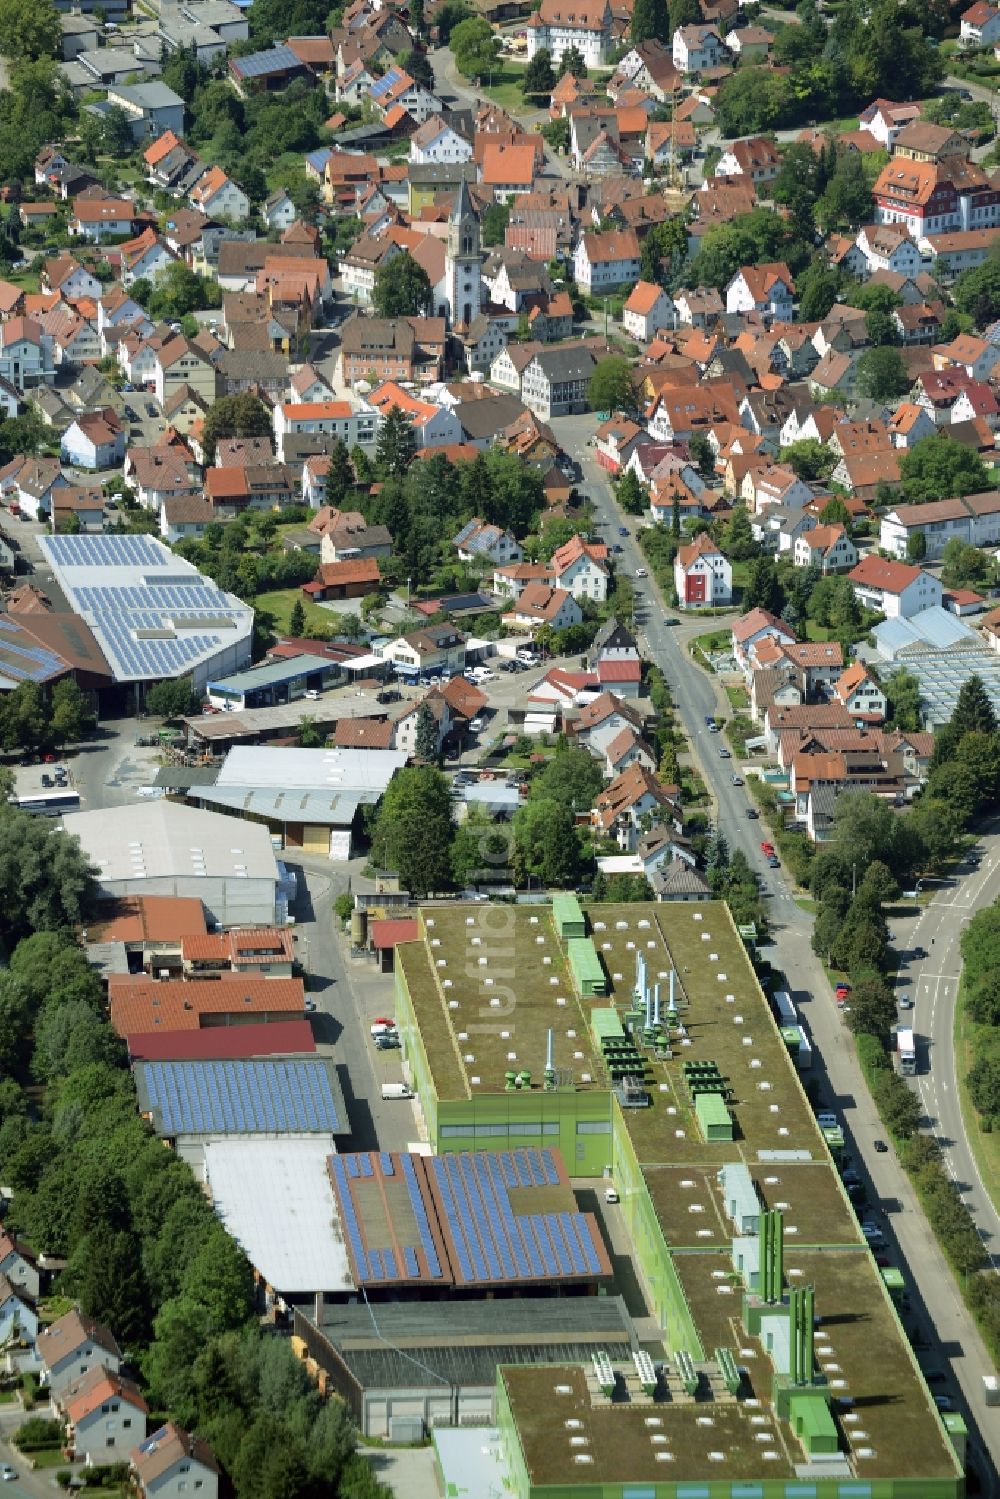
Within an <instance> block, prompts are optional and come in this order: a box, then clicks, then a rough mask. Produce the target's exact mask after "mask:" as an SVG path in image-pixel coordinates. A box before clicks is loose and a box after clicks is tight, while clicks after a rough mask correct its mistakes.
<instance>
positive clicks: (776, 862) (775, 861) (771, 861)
mask: <svg viewBox="0 0 1000 1499" xmlns="http://www.w3.org/2000/svg"><path fill="white" fill-rule="evenodd" d="M767 867H768V869H780V868H781V860H780V859H779V858H778V856H777V854H768V856H767Z"/></svg>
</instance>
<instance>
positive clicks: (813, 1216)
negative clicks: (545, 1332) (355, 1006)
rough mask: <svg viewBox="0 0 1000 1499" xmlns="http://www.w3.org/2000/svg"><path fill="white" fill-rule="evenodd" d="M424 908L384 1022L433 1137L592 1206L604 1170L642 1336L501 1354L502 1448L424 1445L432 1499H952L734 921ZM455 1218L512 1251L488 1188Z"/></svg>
mask: <svg viewBox="0 0 1000 1499" xmlns="http://www.w3.org/2000/svg"><path fill="white" fill-rule="evenodd" d="M415 914H416V919H417V922H418V939H417V940H416V941H414V942H408V943H402V944H401V945H400V946H399V947H398V948H397V951H396V1019H397V1024H398V1026H399V1032H400V1037H401V1040H402V1048H403V1066H404V1075H405V1076H406V1078H407V1080H408V1081H409V1083H410V1084H411V1086H412V1087H413V1088H414V1090H415V1092H416V1095H417V1102H418V1106H419V1109H420V1112H421V1114H422V1116H423V1126H424V1128H425V1130H426V1137H427V1139H428V1140H429V1142H430V1144H431V1147H432V1149H434V1150H436V1151H437V1152H439V1153H440V1154H442V1155H446V1156H447V1155H451V1154H452V1153H457V1154H458V1163H457V1170H458V1173H459V1174H458V1180H459V1181H460V1182H463V1183H466V1185H467V1190H471V1186H472V1185H474V1184H476V1182H477V1181H478V1174H477V1176H476V1177H475V1178H470V1177H469V1174H468V1173H467V1172H466V1170H465V1168H464V1167H463V1166H462V1165H461V1163H462V1161H463V1160H464V1159H465V1157H464V1153H465V1152H481V1151H483V1150H484V1149H486V1150H490V1151H494V1150H495V1151H498V1152H500V1153H505V1152H506V1153H510V1154H516V1153H517V1152H518V1151H519V1150H520V1149H522V1148H526V1149H527V1150H529V1151H530V1150H533V1149H537V1150H538V1151H539V1152H540V1153H541V1154H542V1155H544V1154H545V1152H546V1151H547V1150H551V1151H553V1152H554V1151H556V1150H558V1151H559V1152H560V1153H561V1154H562V1156H563V1158H564V1159H565V1162H566V1165H567V1168H568V1171H569V1173H570V1177H571V1178H572V1179H573V1185H574V1186H575V1188H576V1192H577V1196H578V1197H579V1196H580V1195H581V1194H582V1193H583V1192H584V1191H590V1192H591V1193H592V1194H593V1196H592V1198H591V1200H592V1201H595V1202H597V1203H598V1204H600V1205H601V1211H602V1213H603V1212H604V1207H603V1203H602V1196H603V1194H602V1193H601V1192H600V1191H599V1190H597V1191H595V1187H598V1188H599V1184H600V1182H601V1181H602V1180H603V1181H604V1183H606V1184H607V1185H608V1186H609V1187H610V1186H613V1189H614V1196H615V1198H616V1203H615V1206H614V1207H613V1208H610V1209H608V1210H607V1211H608V1212H611V1213H613V1215H614V1219H615V1223H616V1228H617V1231H618V1233H619V1234H620V1235H622V1237H624V1238H626V1239H627V1242H628V1256H627V1258H628V1264H629V1271H630V1273H634V1275H635V1277H636V1278H637V1280H638V1282H639V1287H640V1289H641V1293H642V1297H643V1299H644V1301H645V1304H646V1306H647V1308H648V1316H649V1318H650V1320H651V1323H652V1324H653V1328H652V1330H647V1332H646V1333H644V1337H643V1346H642V1347H641V1348H639V1349H634V1348H633V1349H629V1350H625V1349H615V1348H614V1347H611V1346H608V1347H606V1348H605V1349H603V1350H600V1351H597V1352H595V1353H593V1354H592V1355H591V1356H589V1357H580V1356H579V1355H578V1354H575V1353H573V1354H570V1355H569V1356H568V1357H566V1358H564V1359H561V1360H557V1361H555V1362H550V1363H549V1364H548V1365H541V1364H532V1363H530V1362H526V1361H519V1360H516V1359H513V1358H511V1359H507V1360H505V1359H503V1358H498V1359H497V1380H496V1386H495V1390H494V1397H493V1400H492V1403H491V1405H490V1408H489V1415H490V1417H491V1418H492V1419H493V1420H494V1421H495V1440H489V1441H484V1442H483V1443H481V1444H480V1446H481V1449H482V1450H481V1455H480V1460H479V1462H478V1463H477V1469H476V1471H475V1472H474V1473H472V1472H470V1473H465V1472H462V1473H460V1474H458V1473H457V1470H454V1469H453V1468H450V1469H449V1471H448V1472H447V1473H444V1472H443V1470H441V1469H440V1465H441V1462H442V1461H444V1459H443V1458H442V1457H441V1455H440V1454H439V1470H440V1471H439V1476H440V1477H441V1478H442V1483H443V1485H444V1489H445V1491H446V1492H447V1491H448V1485H449V1484H450V1483H452V1482H455V1481H456V1477H458V1478H461V1480H462V1481H463V1482H467V1483H468V1484H469V1485H470V1488H474V1489H475V1491H476V1492H483V1493H489V1492H494V1491H495V1492H500V1493H504V1494H508V1495H510V1496H512V1499H547V1496H551V1499H556V1496H557V1495H561V1494H566V1493H570V1492H576V1493H580V1492H584V1491H585V1492H587V1493H588V1494H589V1493H591V1492H592V1493H594V1494H605V1495H609V1494H616V1495H621V1494H626V1495H635V1496H638V1495H640V1494H641V1495H643V1496H644V1499H695V1496H696V1495H697V1496H699V1499H737V1496H739V1499H749V1496H750V1495H753V1496H754V1499H790V1496H792V1495H795V1496H799V1495H801V1496H802V1499H806V1496H808V1499H860V1496H862V1495H864V1496H866V1499H876V1496H877V1499H905V1496H914V1499H915V1496H917V1495H919V1496H920V1499H958V1496H959V1495H961V1493H962V1492H963V1482H964V1480H963V1475H962V1460H963V1457H964V1444H965V1440H966V1432H965V1427H964V1423H963V1422H962V1419H961V1417H960V1416H958V1415H955V1414H952V1413H948V1414H947V1415H946V1416H945V1418H944V1419H943V1420H942V1418H941V1417H940V1416H939V1414H938V1412H937V1411H936V1409H935V1407H934V1404H933V1401H932V1398H931V1395H930V1392H929V1390H928V1389H927V1386H926V1384H925V1383H924V1381H923V1378H922V1376H921V1373H920V1369H919V1366H918V1364H917V1362H916V1358H915V1356H914V1353H913V1351H912V1349H911V1347H910V1344H909V1341H908V1340H907V1338H906V1336H905V1334H904V1332H903V1329H902V1327H901V1326H900V1323H899V1320H898V1317H897V1313H896V1308H895V1305H894V1303H893V1300H892V1297H891V1295H890V1292H889V1288H888V1287H887V1285H886V1284H885V1282H884V1281H883V1278H882V1276H881V1275H880V1273H879V1270H878V1267H877V1266H876V1264H875V1262H874V1260H873V1257H872V1254H871V1251H870V1248H869V1246H868V1245H867V1243H866V1241H865V1240H864V1238H863V1236H862V1234H861V1231H860V1228H859V1225H858V1220H857V1217H856V1216H855V1214H854V1211H853V1209H852V1207H851V1204H850V1202H849V1200H848V1198H847V1195H846V1192H845V1190H844V1187H843V1184H842V1182H841V1180H840V1176H839V1173H838V1172H837V1171H836V1170H835V1169H834V1165H833V1162H832V1160H831V1157H830V1150H829V1146H828V1144H827V1141H826V1139H825V1137H824V1135H823V1134H822V1132H821V1131H820V1129H819V1128H818V1126H817V1123H816V1119H815V1116H814V1114H813V1111H812V1109H811V1108H810V1106H809V1103H808V1100H807V1099H806V1097H805V1094H804V1093H803V1091H802V1087H801V1084H800V1081H799V1078H798V1076H797V1074H796V1072H795V1069H794V1067H793V1064H792V1062H791V1059H790V1057H789V1055H788V1050H787V1047H786V1046H785V1043H784V1041H783V1039H782V1036H781V1033H780V1031H779V1030H778V1028H777V1026H776V1024H775V1021H774V1019H773V1016H772V1014H771V1011H770V1008H769V1006H768V1003H767V1000H766V998H765V996H764V994H763V992H762V990H761V988H760V986H759V984H758V981H757V978H756V975H755V973H754V971H753V968H752V966H751V964H750V961H749V958H748V956H747V952H746V949H745V947H744V944H743V942H742V941H741V939H740V936H739V933H738V932H737V930H736V928H735V926H734V925H733V921H732V918H731V916H730V914H729V911H728V909H727V908H726V907H725V906H724V905H723V904H721V903H719V902H708V903H699V904H698V905H697V906H688V905H659V904H648V905H643V904H637V905H611V904H600V905H594V906H590V907H587V906H583V907H582V908H580V909H579V911H578V910H577V909H576V903H575V902H573V901H572V898H569V899H561V900H560V902H559V904H558V907H557V908H555V909H554V908H553V907H548V906H520V907H499V906H497V907H491V906H485V905H482V904H478V905H470V906H461V905H459V906H450V907H446V908H442V907H440V906H438V907H421V908H418V910H417V912H416V913H415ZM581 917H582V922H583V924H582V926H581ZM581 933H582V934H581ZM579 943H586V944H589V946H588V947H587V949H586V951H585V950H584V949H583V948H577V947H576V944H579ZM434 1169H435V1170H438V1169H439V1168H434ZM595 1178H596V1182H595ZM455 1179H456V1178H455V1173H454V1172H449V1173H448V1181H449V1182H451V1181H454V1180H455ZM445 1211H446V1214H448V1213H449V1209H448V1208H447V1207H446V1209H445ZM472 1211H473V1214H474V1215H476V1214H477V1213H479V1212H480V1211H481V1212H482V1213H484V1214H485V1217H486V1221H487V1223H489V1224H492V1223H493V1222H494V1221H499V1222H500V1224H501V1226H502V1228H503V1232H504V1235H505V1237H506V1240H507V1242H508V1243H512V1240H511V1237H510V1225H509V1220H508V1219H507V1218H506V1216H505V1213H504V1211H503V1208H502V1204H501V1203H491V1204H489V1205H488V1204H487V1200H486V1198H484V1197H483V1196H482V1193H481V1192H480V1199H479V1206H478V1207H477V1205H476V1204H475V1202H474V1201H473V1207H472ZM450 1221H454V1222H458V1223H459V1224H461V1223H463V1222H464V1216H463V1211H462V1209H461V1208H460V1207H459V1206H458V1204H457V1200H456V1201H455V1202H454V1205H453V1210H451V1211H450ZM479 1222H480V1231H482V1220H481V1219H480V1220H479ZM487 1242H488V1240H487ZM619 1242H620V1240H619ZM616 1247H618V1246H617V1244H616ZM623 1258H624V1256H623ZM619 1263H621V1262H620V1261H618V1260H617V1259H616V1268H617V1265H618V1264H619ZM873 1349H876V1350H878V1356H877V1357H873V1356H872V1350H873ZM564 1412H565V1416H564V1415H563V1413H564ZM480 1469H481V1471H480Z"/></svg>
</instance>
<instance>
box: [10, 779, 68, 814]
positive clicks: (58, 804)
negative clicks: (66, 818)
mask: <svg viewBox="0 0 1000 1499" xmlns="http://www.w3.org/2000/svg"><path fill="white" fill-rule="evenodd" d="M15 801H16V804H17V806H18V807H19V808H20V810H21V811H22V812H30V813H31V814H32V816H33V817H62V816H63V814H64V813H65V812H79V810H80V793H79V791H73V790H71V789H70V788H69V787H68V786H56V787H54V788H53V789H52V790H51V791H34V792H32V793H31V794H30V795H27V796H19V797H16V798H15Z"/></svg>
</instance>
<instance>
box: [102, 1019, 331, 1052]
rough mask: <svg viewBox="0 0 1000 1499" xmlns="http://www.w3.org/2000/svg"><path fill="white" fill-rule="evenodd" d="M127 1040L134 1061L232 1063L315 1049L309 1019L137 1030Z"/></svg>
mask: <svg viewBox="0 0 1000 1499" xmlns="http://www.w3.org/2000/svg"><path fill="white" fill-rule="evenodd" d="M125 1040H126V1044H127V1046H128V1053H129V1056H130V1058H131V1059H132V1060H133V1061H135V1062H229V1061H236V1060H238V1059H240V1058H243V1057H269V1056H271V1057H273V1056H292V1055H294V1054H295V1053H296V1052H311V1051H315V1050H316V1041H315V1038H314V1037H313V1033H312V1026H311V1025H310V1024H309V1021H308V1020H272V1021H271V1022H270V1023H269V1024H266V1025H264V1024H261V1025H210V1026H206V1027H205V1029H204V1030H200V1031H136V1032H133V1033H132V1034H131V1035H128V1036H126V1038H125Z"/></svg>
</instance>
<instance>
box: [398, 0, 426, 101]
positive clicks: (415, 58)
mask: <svg viewBox="0 0 1000 1499" xmlns="http://www.w3.org/2000/svg"><path fill="white" fill-rule="evenodd" d="M417 3H418V5H419V6H420V8H421V11H422V10H423V0H417ZM410 8H411V11H412V5H411V7H410ZM410 25H411V26H412V25H413V16H412V14H411V16H410ZM400 67H402V68H403V70H404V71H405V72H407V73H409V75H410V77H411V78H412V79H413V81H414V83H419V85H420V87H421V88H425V89H427V91H428V93H431V92H433V89H434V69H433V68H432V67H431V62H430V58H429V57H428V56H427V53H426V52H423V51H417V50H414V51H412V52H404V54H403V56H402V57H401V58H400Z"/></svg>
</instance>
